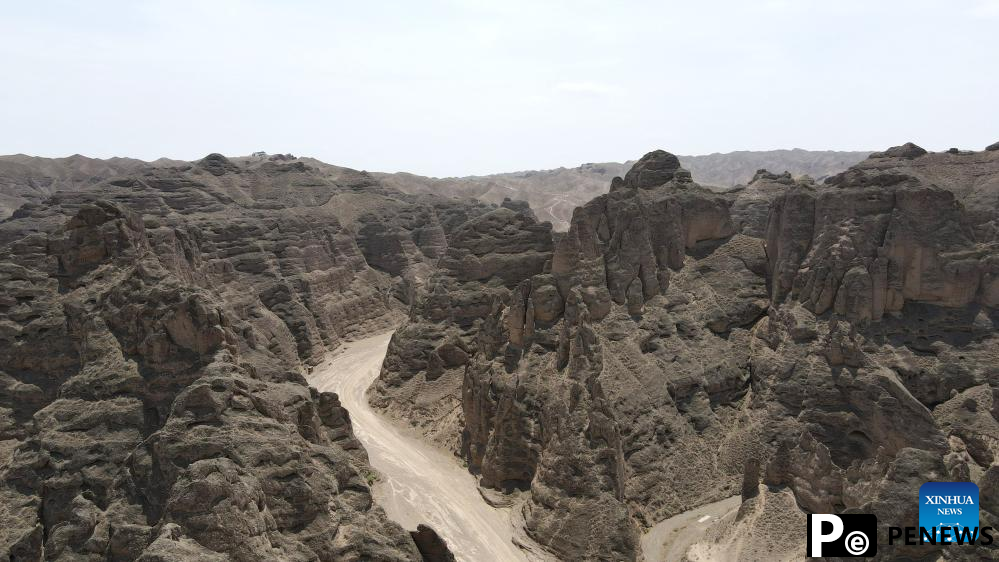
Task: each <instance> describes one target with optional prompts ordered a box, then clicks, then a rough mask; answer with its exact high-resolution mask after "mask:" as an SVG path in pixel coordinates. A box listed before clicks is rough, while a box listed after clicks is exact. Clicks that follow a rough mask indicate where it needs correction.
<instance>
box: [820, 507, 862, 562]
mask: <svg viewBox="0 0 999 562" xmlns="http://www.w3.org/2000/svg"><path fill="white" fill-rule="evenodd" d="M877 553H878V518H877V516H875V515H871V514H869V513H853V514H849V515H831V514H827V513H810V514H809V515H808V556H809V557H810V558H821V557H825V556H839V557H844V558H848V557H854V556H864V557H867V556H874V555H875V554H877Z"/></svg>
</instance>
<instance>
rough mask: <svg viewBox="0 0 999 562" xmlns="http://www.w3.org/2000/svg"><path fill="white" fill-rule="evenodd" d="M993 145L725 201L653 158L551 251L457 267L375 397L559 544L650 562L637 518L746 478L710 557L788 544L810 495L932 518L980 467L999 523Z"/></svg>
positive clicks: (918, 153)
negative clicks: (921, 499)
mask: <svg viewBox="0 0 999 562" xmlns="http://www.w3.org/2000/svg"><path fill="white" fill-rule="evenodd" d="M995 154H996V153H995V152H982V153H972V154H964V153H959V154H950V153H934V154H931V153H926V152H925V151H923V150H922V149H920V148H919V147H916V146H915V145H911V144H909V145H904V146H902V147H897V148H893V149H889V150H888V151H885V152H884V153H879V154H876V155H873V156H872V158H871V159H869V160H867V161H864V162H862V163H860V164H858V165H857V166H855V167H853V168H851V169H850V170H848V171H846V172H844V173H842V174H840V175H838V176H835V177H833V178H830V179H829V180H828V181H827V182H826V183H825V184H816V183H815V182H813V181H811V180H810V179H809V178H797V179H796V178H793V177H791V175H790V174H780V175H779V174H771V173H769V172H766V171H760V172H759V173H757V174H756V177H755V178H753V181H751V182H750V184H749V185H747V186H745V187H740V188H736V189H734V190H730V191H728V192H723V193H716V192H712V191H709V190H706V189H703V188H701V187H700V186H698V185H697V184H695V183H693V182H692V181H691V179H690V176H689V175H688V174H686V173H684V172H683V170H682V168H680V167H679V165H678V162H677V161H676V158H675V157H672V155H669V154H668V153H665V152H663V151H656V152H653V153H650V154H648V155H646V156H645V157H644V158H642V159H641V160H639V161H638V162H637V163H636V165H635V167H634V168H633V169H632V171H631V172H629V173H628V174H626V176H625V178H623V179H621V178H617V179H615V180H613V182H612V184H611V188H610V193H608V194H607V195H603V196H600V197H597V198H595V199H594V200H592V201H591V202H589V203H587V204H586V205H584V206H582V207H580V208H578V209H576V211H575V212H574V213H573V217H572V221H571V226H570V228H569V231H568V232H567V233H566V234H565V235H564V236H562V237H560V238H559V240H558V242H557V244H556V245H555V247H554V250H553V252H552V254H551V262H550V266H546V267H544V268H542V269H541V270H536V268H534V269H532V268H529V267H520V268H518V269H520V270H521V275H522V277H521V279H520V280H519V282H518V281H517V279H516V278H515V277H516V276H513V275H508V274H504V275H500V274H499V271H498V270H496V269H489V270H483V269H482V268H471V269H470V270H469V271H473V272H475V273H474V274H472V275H468V276H466V277H464V278H462V277H461V276H462V272H461V271H460V269H458V268H455V267H454V266H453V265H449V266H448V267H446V268H442V269H447V270H448V272H449V273H448V274H447V275H446V277H447V281H446V282H445V281H443V280H442V283H441V287H442V288H441V289H439V290H436V291H435V290H430V289H429V287H433V286H434V285H433V284H430V285H428V291H427V293H426V295H425V296H424V297H422V298H423V299H425V300H422V301H420V302H421V303H424V304H422V305H418V306H415V307H413V308H412V309H411V312H410V319H409V321H408V323H407V324H406V325H404V326H403V328H402V329H400V330H399V331H398V332H397V333H396V336H395V337H394V339H393V343H392V345H391V349H390V354H389V358H388V359H387V361H386V365H385V367H384V369H383V372H382V376H381V381H380V383H379V385H378V387H377V393H376V396H375V397H374V403H375V404H376V405H380V406H382V407H384V408H388V409H389V410H392V411H394V412H395V413H396V414H397V415H400V416H402V417H404V418H407V419H409V421H411V422H412V423H413V424H414V425H416V426H418V427H420V428H422V429H423V430H424V431H425V432H426V433H427V434H428V435H430V436H431V437H433V438H437V439H438V440H439V441H440V442H442V443H444V444H446V445H449V446H451V447H452V448H453V449H454V450H455V451H456V452H457V453H458V454H460V455H462V456H463V457H464V458H465V459H466V461H467V462H468V465H469V469H470V470H471V471H472V472H473V473H475V474H477V475H478V476H479V477H480V484H481V485H482V486H483V487H484V488H487V489H494V490H496V491H498V492H500V493H505V494H509V495H511V496H512V497H520V498H522V500H523V501H522V502H521V503H520V504H519V505H520V508H519V509H521V510H522V511H523V514H524V521H525V527H526V530H527V532H528V534H529V535H530V536H532V537H533V538H535V539H536V540H537V541H538V542H539V543H540V544H543V545H546V546H547V547H549V548H551V549H552V550H553V551H555V552H556V553H557V554H558V555H559V556H561V557H562V558H565V559H573V560H575V559H638V558H639V557H640V552H639V549H638V536H639V533H640V532H641V530H642V529H643V528H644V527H647V526H650V525H652V524H654V523H656V522H658V521H660V520H662V519H664V518H666V517H669V516H672V515H675V514H677V513H680V512H682V511H685V510H689V509H691V508H694V507H697V506H699V505H702V504H705V503H708V502H711V501H715V500H719V499H722V498H725V497H728V496H732V495H736V494H741V495H742V496H743V500H744V502H743V506H742V508H741V509H740V511H739V517H738V518H737V519H736V520H735V521H732V522H729V523H728V524H726V525H725V526H723V527H721V528H719V529H716V530H715V531H713V533H714V539H712V540H713V541H714V542H713V543H704V544H700V545H695V547H696V549H699V550H698V552H700V553H705V552H714V553H716V554H717V553H722V554H723V555H725V556H729V557H734V558H739V557H752V556H759V555H760V553H763V552H769V553H770V555H772V556H773V557H774V558H781V557H788V558H793V557H795V556H798V555H799V553H800V549H801V548H803V542H804V535H803V534H802V533H800V532H799V533H790V534H788V533H787V532H785V531H783V530H787V529H792V530H794V529H797V530H799V531H801V530H802V529H803V525H804V513H803V512H804V511H809V512H841V511H843V510H854V511H856V512H865V513H875V514H877V515H878V517H879V521H881V522H882V525H884V526H888V525H901V526H905V525H914V524H915V523H916V521H915V519H914V518H915V517H916V514H917V506H918V501H917V494H918V487H919V485H921V484H922V483H923V482H925V481H928V480H972V481H974V482H976V483H978V484H979V486H980V487H981V490H982V505H983V511H982V519H983V521H985V522H992V521H995V517H996V515H997V512H996V511H995V510H996V508H995V507H994V506H995V503H996V500H995V497H994V496H995V493H996V490H995V484H994V482H995V479H994V478H992V476H991V475H992V474H993V473H994V472H996V471H997V469H996V465H995V462H996V461H995V460H994V459H993V457H994V449H995V443H996V441H995V439H996V434H995V432H994V430H993V428H994V427H996V424H997V422H996V418H995V415H994V412H995V411H996V408H994V406H993V396H994V393H995V391H996V388H997V386H999V382H997V379H996V377H997V376H999V371H997V370H996V367H995V366H996V365H999V362H997V359H999V357H997V355H996V353H997V352H996V351H995V350H996V349H999V347H997V345H996V344H997V343H999V342H997V337H996V324H995V323H996V321H999V314H997V312H996V305H997V301H996V295H997V293H999V290H997V287H996V279H997V273H999V272H997V269H996V267H997V266H996V264H997V263H999V257H997V254H996V252H997V249H999V237H997V234H996V232H997V231H996V229H995V225H996V222H995V220H996V216H995V215H996V208H997V206H996V205H995V204H994V201H995V199H994V198H995V197H996V196H997V193H999V184H997V183H996V182H997V181H999V157H997V156H995ZM496 219H497V220H500V219H502V220H503V221H505V222H504V225H502V226H501V225H499V224H495V223H494V224H491V225H490V229H491V230H502V231H504V232H507V234H506V236H508V237H509V238H511V239H513V238H517V236H515V235H514V234H513V233H512V232H513V231H515V230H517V229H525V228H528V229H529V228H530V227H531V223H530V222H529V221H527V222H525V221H524V220H523V219H517V218H515V217H514V216H512V215H511V216H508V217H499V216H496ZM522 236H525V237H526V236H527V233H526V232H525V233H524V234H523V235H522ZM450 263H452V264H453V263H454V261H452V262H450ZM469 263H472V264H474V263H475V262H469ZM441 275H444V274H443V273H442V274H441ZM458 279H461V280H462V282H461V284H460V294H461V299H462V302H463V303H468V304H463V305H462V306H460V307H457V308H456V307H453V306H449V303H451V302H453V299H454V295H455V291H454V290H453V288H456V287H458V286H459V285H458V284H456V282H457V280H458ZM426 303H433V304H432V305H429V306H428V305H427V304H426ZM472 303H474V306H473V305H472ZM459 351H460V353H459ZM459 373H460V375H461V377H460V378H461V383H460V412H456V411H455V409H454V408H453V407H452V405H453V404H455V403H456V400H458V397H457V396H456V388H457V386H458V380H459ZM444 377H447V382H446V383H441V382H440V381H441V380H442V379H443V378H444ZM399 403H405V404H412V405H414V406H413V407H403V408H399V407H397V404H399ZM431 404H432V405H435V406H434V407H426V405H431ZM439 404H447V407H444V408H437V407H436V405H439ZM778 519H781V520H782V522H780V521H778ZM778 523H779V527H780V528H779V529H778V528H777V526H778V525H777V524H778ZM983 524H989V523H983ZM780 533H784V534H783V535H780V536H778V535H779V534H780ZM883 536H887V535H886V533H885V534H883ZM712 545H714V546H712ZM691 552H692V553H694V551H693V550H692V551H691ZM879 552H881V556H882V557H884V558H890V557H898V556H903V557H924V556H933V555H934V553H936V554H939V552H940V551H939V548H937V549H934V547H932V546H929V547H920V548H912V547H895V548H888V547H887V546H882V548H881V549H880V550H879ZM969 553H970V555H971V556H973V557H974V556H978V555H979V554H981V553H980V552H976V551H975V550H974V549H971V550H969V551H968V552H966V553H965V554H966V555H968V554H969Z"/></svg>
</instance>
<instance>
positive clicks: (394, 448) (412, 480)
mask: <svg viewBox="0 0 999 562" xmlns="http://www.w3.org/2000/svg"><path fill="white" fill-rule="evenodd" d="M391 336H392V334H391V333H387V334H382V335H379V336H374V337H370V338H365V339H362V340H358V341H356V342H352V343H349V344H347V345H346V346H345V349H344V350H343V351H342V352H341V353H339V354H338V355H336V356H334V357H332V358H331V359H330V360H328V361H326V362H325V363H323V364H322V365H320V366H318V367H317V368H316V369H315V370H314V371H313V373H312V374H311V375H310V377H309V383H310V384H311V385H312V386H314V387H316V388H317V389H319V390H324V391H331V392H336V393H337V394H338V395H339V396H340V401H341V404H342V405H343V406H344V407H345V408H346V409H347V411H348V412H350V419H351V422H352V424H353V427H354V434H355V435H356V436H357V438H358V439H359V440H360V441H361V443H362V444H363V445H364V448H365V449H367V451H368V457H369V458H370V461H371V466H373V467H374V468H375V469H376V470H378V471H379V473H380V480H379V482H377V483H376V484H375V486H374V493H375V498H376V500H377V501H378V503H379V504H380V505H381V506H382V507H383V508H384V509H385V512H386V513H387V514H388V516H389V517H390V518H391V519H393V520H394V521H396V522H398V523H399V524H401V525H402V526H403V527H405V528H406V529H410V530H412V529H415V528H416V526H417V524H419V523H426V524H429V525H430V526H431V527H433V528H434V529H435V530H436V531H437V532H438V533H439V534H440V535H441V536H442V537H443V538H444V539H445V540H446V541H447V543H448V545H449V546H450V547H451V550H452V551H453V552H454V554H455V557H456V558H458V559H459V560H467V561H469V562H478V561H490V560H495V561H498V562H500V561H501V562H513V561H518V560H528V558H527V556H525V554H524V552H523V551H521V550H520V548H518V547H517V546H516V545H515V544H514V543H513V527H512V525H511V521H510V511H509V510H508V509H497V508H494V507H491V506H489V505H488V504H486V503H485V501H484V500H483V499H482V496H481V495H480V494H479V491H478V488H477V484H476V481H475V477H474V476H472V475H471V474H469V473H468V471H467V470H465V469H464V468H463V467H461V466H460V465H459V463H458V462H457V460H456V459H455V458H454V457H452V456H451V455H448V454H447V453H446V452H444V451H441V450H439V449H437V448H435V447H433V446H431V445H429V444H427V443H426V442H424V441H422V440H421V439H419V438H418V437H416V436H415V435H410V434H408V432H407V431H406V430H405V429H404V428H400V427H398V426H396V425H395V424H393V423H391V422H389V421H388V420H386V419H385V418H383V417H382V416H381V415H379V414H377V413H376V412H375V411H374V410H372V408H371V407H370V406H369V405H368V401H367V398H366V392H367V389H368V387H369V386H370V385H371V383H372V382H374V380H375V379H376V378H377V377H378V372H379V370H380V368H381V364H382V360H383V359H384V357H385V352H386V350H387V348H388V343H389V339H390V338H391Z"/></svg>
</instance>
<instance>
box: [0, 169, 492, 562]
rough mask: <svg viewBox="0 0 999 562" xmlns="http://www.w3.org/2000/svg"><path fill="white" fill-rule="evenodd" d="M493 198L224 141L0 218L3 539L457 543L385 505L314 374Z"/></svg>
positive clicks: (10, 544) (225, 544)
mask: <svg viewBox="0 0 999 562" xmlns="http://www.w3.org/2000/svg"><path fill="white" fill-rule="evenodd" d="M489 210H490V207H488V206H485V205H479V204H474V203H470V204H464V203H459V202H455V201H452V200H445V199H441V198H434V197H426V196H422V197H414V196H407V195H403V194H400V193H398V192H395V191H392V190H387V189H384V188H382V187H381V186H380V185H379V184H378V183H377V181H375V180H373V179H372V178H370V176H368V175H366V174H364V173H361V172H355V171H352V170H346V169H339V170H336V171H335V173H334V172H331V171H330V170H323V169H320V168H318V167H316V166H312V165H310V164H309V163H308V162H304V161H301V160H298V159H294V158H281V159H267V160H263V161H255V162H234V161H230V160H229V159H226V158H225V157H222V156H220V155H210V156H208V157H206V158H205V159H203V160H201V161H199V162H196V163H191V164H184V165H182V166H174V167H162V168H150V167H146V168H142V169H140V170H137V171H135V172H132V173H128V174H126V175H123V176H121V177H116V178H113V179H110V180H107V181H104V182H101V183H98V184H96V185H94V186H93V187H92V188H88V189H85V190H75V191H70V192H58V193H55V194H54V195H52V196H51V197H49V198H48V199H45V200H43V201H41V202H38V203H28V204H26V205H24V206H22V207H21V208H19V209H18V210H17V211H16V212H15V213H14V215H13V216H12V217H11V218H10V219H8V220H5V221H3V222H0V256H2V258H0V285H2V286H3V288H4V290H3V297H2V298H0V365H2V367H0V388H2V392H0V497H2V501H0V505H2V506H3V507H2V508H0V554H2V556H3V557H4V558H10V559H12V560H37V559H42V558H44V559H51V560H57V559H67V560H68V559H73V560H79V559H88V560H90V559H92V560H176V559H205V560H216V559H217V560H259V559H272V560H368V559H379V560H420V559H422V555H421V552H422V550H423V549H427V548H429V549H430V551H431V552H432V553H433V556H436V557H438V558H439V559H446V555H445V554H444V553H443V552H442V550H441V544H440V541H439V539H438V540H434V537H433V536H432V530H431V531H428V530H425V529H421V530H420V532H419V534H418V535H417V536H416V539H418V540H414V536H411V535H410V534H409V533H407V532H406V531H404V530H403V529H402V528H401V527H399V526H398V525H396V524H395V523H393V522H391V521H388V520H387V519H386V517H385V515H384V513H383V512H382V510H381V509H380V508H379V507H378V506H377V505H375V504H374V503H373V500H372V496H371V493H370V490H369V485H368V479H369V478H370V477H371V475H372V471H371V468H370V466H368V463H367V456H366V453H365V452H364V450H363V449H362V448H361V447H360V445H359V444H358V442H357V441H356V439H355V438H354V436H353V433H352V428H351V425H350V419H349V415H348V413H347V412H346V411H345V410H344V409H343V408H342V407H341V406H340V404H339V401H338V398H337V397H336V395H335V394H331V393H319V392H317V391H315V390H314V389H311V388H309V387H308V385H307V384H306V382H305V379H304V376H303V375H304V374H305V373H306V372H307V370H308V369H309V367H310V366H311V365H314V364H316V363H317V362H318V361H320V360H321V359H322V357H323V356H324V355H325V354H327V353H328V352H330V351H331V350H334V349H336V348H337V347H338V346H339V344H340V342H341V341H342V340H344V339H347V338H351V337H356V336H360V335H364V334H367V333H370V332H373V331H377V330H384V329H387V328H388V327H390V326H392V325H394V323H396V322H397V320H398V318H399V317H400V316H401V312H400V311H401V309H402V308H403V307H404V303H403V302H401V301H400V300H399V298H398V297H400V296H404V295H405V294H406V290H405V289H404V286H405V285H406V283H407V282H408V283H418V282H420V277H419V272H418V270H419V268H420V267H422V266H425V265H426V264H427V263H432V262H433V261H434V259H435V258H436V254H435V252H442V251H444V248H445V247H446V246H447V238H448V236H449V235H450V234H449V230H453V229H455V228H457V226H458V223H461V222H464V219H465V217H468V216H475V215H476V214H479V213H484V212H487V211H489ZM366 229H367V230H368V232H366V233H365V234H364V235H361V234H359V232H361V231H365V230H366ZM392 244H399V246H398V247H392V246H391V245H392ZM386 247H389V248H392V249H391V250H388V251H389V252H391V253H393V254H394V258H395V259H396V260H397V261H398V263H397V264H395V265H393V264H389V263H384V264H381V263H380V262H379V261H378V259H377V257H378V256H380V255H381V254H382V253H384V252H385V251H386V250H385V248H386ZM369 259H370V261H371V262H372V263H373V264H378V265H376V266H375V267H372V265H369ZM407 276H408V277H407ZM404 278H406V279H408V281H406V280H404ZM40 351H42V352H41V353H40ZM442 557H443V558H442Z"/></svg>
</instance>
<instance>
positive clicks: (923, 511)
mask: <svg viewBox="0 0 999 562" xmlns="http://www.w3.org/2000/svg"><path fill="white" fill-rule="evenodd" d="M919 526H920V527H922V528H923V529H925V530H926V534H927V538H936V540H937V541H943V542H956V536H957V533H964V532H967V533H968V537H969V538H970V537H972V536H974V535H972V533H975V532H976V529H977V528H978V486H976V485H975V484H972V483H971V482H927V483H925V484H923V485H922V486H920V487H919ZM934 527H936V530H935V533H936V537H930V536H929V535H931V534H932V533H934V530H933V528H934ZM941 527H951V528H952V529H950V530H947V531H943V530H941ZM965 528H967V531H964V529H965Z"/></svg>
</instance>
